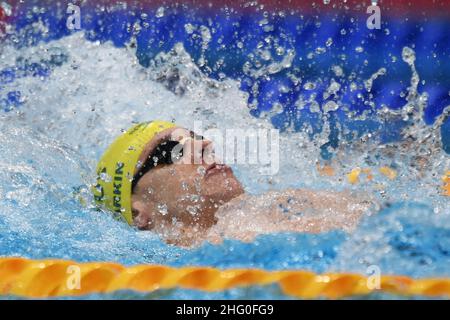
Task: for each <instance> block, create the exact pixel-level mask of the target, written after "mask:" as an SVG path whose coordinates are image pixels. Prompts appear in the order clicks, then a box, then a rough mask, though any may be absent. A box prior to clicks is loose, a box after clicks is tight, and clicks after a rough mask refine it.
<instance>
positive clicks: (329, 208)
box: [207, 189, 372, 243]
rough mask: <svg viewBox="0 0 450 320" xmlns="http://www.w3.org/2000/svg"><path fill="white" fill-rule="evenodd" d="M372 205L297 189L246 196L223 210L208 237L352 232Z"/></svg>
mask: <svg viewBox="0 0 450 320" xmlns="http://www.w3.org/2000/svg"><path fill="white" fill-rule="evenodd" d="M371 204H372V203H371V202H370V201H367V200H365V199H363V198H362V197H355V196H352V195H351V194H350V193H348V192H337V193H330V192H326V191H312V190H304V189H297V190H287V191H283V192H275V191H273V192H270V193H267V194H265V195H263V196H259V197H257V198H254V197H252V196H248V195H245V196H241V197H239V198H236V199H235V200H233V201H231V202H230V203H229V204H227V205H226V206H224V208H221V210H219V212H218V214H217V216H218V219H219V220H218V223H217V225H215V226H214V227H213V228H212V229H211V230H210V232H209V233H208V237H207V238H208V239H207V240H209V241H211V242H215V243H218V242H221V240H222V239H223V238H233V239H238V240H241V241H252V240H253V239H254V238H255V237H256V236H258V235H260V234H268V233H281V232H308V233H319V232H326V231H330V230H335V229H343V230H346V231H350V230H352V229H354V228H355V227H356V225H357V223H358V221H359V219H360V217H361V215H362V214H363V213H364V212H366V211H367V210H368V209H369V208H370V206H371Z"/></svg>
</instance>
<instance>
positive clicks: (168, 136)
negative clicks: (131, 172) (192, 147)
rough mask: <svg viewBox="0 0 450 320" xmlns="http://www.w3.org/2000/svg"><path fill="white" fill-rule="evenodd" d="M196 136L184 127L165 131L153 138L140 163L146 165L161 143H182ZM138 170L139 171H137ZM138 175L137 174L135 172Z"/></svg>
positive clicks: (142, 154) (143, 151)
mask: <svg viewBox="0 0 450 320" xmlns="http://www.w3.org/2000/svg"><path fill="white" fill-rule="evenodd" d="M193 135H194V132H193V131H190V130H188V129H185V128H182V127H173V128H168V129H165V130H163V131H161V132H159V133H158V134H157V135H155V136H154V137H153V139H151V140H150V141H149V142H148V143H147V144H146V145H145V147H144V149H143V150H142V153H141V155H140V156H139V159H138V161H139V163H144V162H145V161H146V160H147V158H148V157H149V156H150V154H151V153H152V151H153V150H154V149H155V148H156V147H157V146H158V145H160V144H161V143H163V142H164V141H169V140H170V141H178V142H182V141H184V140H185V139H187V138H190V137H192V136H193ZM136 170H137V169H136ZM135 174H136V172H135Z"/></svg>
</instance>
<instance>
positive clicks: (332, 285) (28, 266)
mask: <svg viewBox="0 0 450 320" xmlns="http://www.w3.org/2000/svg"><path fill="white" fill-rule="evenodd" d="M76 277H79V282H78V285H77V281H74V278H76ZM75 280H76V279H75ZM369 280H370V279H369V278H367V277H365V276H363V275H359V274H339V273H329V274H322V275H319V274H315V273H312V272H309V271H264V270H259V269H229V270H219V269H215V268H210V267H183V268H172V267H168V266H162V265H137V266H132V267H125V266H123V265H120V264H116V263H110V262H95V263H76V262H74V261H68V260H28V259H24V258H0V295H14V296H22V297H29V298H46V297H58V296H80V295H86V294H91V293H111V292H114V291H117V290H133V291H138V292H150V291H154V290H158V289H170V288H184V289H196V290H203V291H209V292H213V291H223V290H227V289H231V288H236V287H245V286H261V285H269V284H278V285H279V286H280V288H281V290H282V292H283V293H285V294H287V295H291V296H294V297H297V298H305V299H313V298H319V297H324V298H331V299H336V298H342V297H348V296H354V295H367V294H370V293H372V292H376V291H383V292H386V293H392V294H396V295H403V296H412V295H420V296H432V297H433V296H434V297H437V296H439V297H450V279H438V278H435V279H412V278H409V277H405V276H381V278H380V282H379V284H380V286H379V289H376V288H373V286H371V285H369V284H370V283H369V282H370V281H369Z"/></svg>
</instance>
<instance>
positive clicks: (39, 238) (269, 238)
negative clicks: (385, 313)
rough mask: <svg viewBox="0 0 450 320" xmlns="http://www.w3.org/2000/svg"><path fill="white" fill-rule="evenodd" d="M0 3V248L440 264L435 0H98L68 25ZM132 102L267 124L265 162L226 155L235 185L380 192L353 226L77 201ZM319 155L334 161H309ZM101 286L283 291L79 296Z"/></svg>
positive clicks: (119, 257) (222, 261) (179, 114)
mask: <svg viewBox="0 0 450 320" xmlns="http://www.w3.org/2000/svg"><path fill="white" fill-rule="evenodd" d="M400 3H402V2H400ZM0 4H1V6H2V8H3V9H2V12H3V14H2V15H0V17H2V18H1V19H0V20H3V22H2V24H1V28H0V30H2V34H3V36H2V38H1V39H2V40H1V42H2V45H1V47H0V54H1V56H2V59H1V61H0V119H1V121H0V126H1V130H0V141H1V142H2V143H1V145H0V159H1V161H0V194H1V197H0V256H2V257H9V256H16V257H25V258H30V259H46V258H59V259H70V260H75V261H79V262H90V261H111V262H117V263H121V264H124V265H126V266H132V265H136V264H162V265H167V266H173V267H184V266H211V267H215V268H220V269H226V268H260V269H264V270H269V271H273V270H291V269H303V270H309V271H313V272H316V273H324V272H355V273H359V274H363V275H369V274H370V270H373V267H376V268H378V270H380V272H381V273H382V274H383V275H394V274H401V275H405V276H410V277H414V278H422V277H443V278H446V277H449V276H450V269H449V268H448V266H449V265H450V251H449V248H450V210H449V199H450V198H449V197H448V196H445V195H444V193H445V190H444V189H443V186H444V182H443V181H442V177H443V176H444V175H445V174H446V172H448V171H449V170H450V160H449V156H448V153H446V152H450V130H449V128H450V120H449V118H448V116H447V117H446V116H445V114H447V115H448V112H449V109H448V106H449V105H450V91H449V90H450V81H449V78H448V77H447V74H448V72H450V59H449V58H450V47H449V46H450V41H449V40H450V39H449V37H450V34H449V32H448V30H449V29H448V28H449V24H450V20H449V17H448V15H449V11H448V8H445V9H446V10H445V9H442V7H439V6H440V5H441V6H444V5H445V4H444V1H442V4H436V7H432V8H428V9H426V8H425V7H421V8H422V9H423V10H424V12H425V13H423V14H422V15H421V14H418V15H415V14H413V11H412V9H408V8H407V6H406V5H405V7H402V5H398V4H397V5H394V4H393V2H392V3H391V2H386V3H385V4H384V6H385V7H384V8H385V9H383V7H382V10H384V11H382V12H383V18H382V28H381V29H380V30H369V29H368V28H367V27H366V19H367V14H366V13H365V7H363V6H359V7H358V5H357V4H356V3H354V2H349V4H348V6H349V7H350V8H351V9H345V6H343V7H342V6H339V5H335V4H333V3H331V4H325V1H324V3H323V4H322V3H319V4H316V5H315V6H312V5H310V4H308V5H306V4H301V3H298V4H297V6H296V7H289V6H281V5H278V6H277V5H274V4H271V3H270V2H267V3H266V2H261V3H259V2H258V3H256V2H248V3H242V4H240V5H236V6H234V5H232V4H228V5H226V4H220V5H219V4H217V5H216V4H214V5H213V6H211V7H209V6H208V5H207V4H206V3H205V4H204V5H203V4H199V5H197V6H192V5H188V4H174V5H170V6H167V5H166V6H164V5H163V4H159V3H157V2H152V3H151V4H144V5H142V4H140V3H139V2H133V1H129V2H120V3H119V2H118V3H115V2H113V1H103V2H100V1H99V2H92V3H88V4H80V10H81V11H80V14H81V18H82V24H81V28H80V30H70V29H68V28H67V26H66V22H67V17H68V13H67V12H66V9H67V6H66V4H63V3H62V2H58V1H56V2H55V1H29V2H27V3H26V4H23V3H19V2H16V1H6V2H0ZM419 6H420V4H419ZM358 8H359V9H358ZM403 10H406V11H403ZM445 108H447V109H445ZM144 119H168V120H176V122H177V123H179V124H181V125H184V126H186V127H191V126H192V121H193V119H195V120H197V121H201V122H202V123H203V125H204V126H205V127H217V128H223V129H225V128H227V127H240V128H245V127H257V128H277V129H279V130H280V132H281V133H280V150H281V151H282V152H281V154H280V170H279V172H278V173H277V174H276V175H274V176H270V177H268V176H264V175H258V174H255V173H254V171H251V170H249V169H248V168H247V167H245V166H236V167H235V168H234V169H235V172H236V173H237V175H238V177H239V178H240V180H241V181H242V182H243V184H244V187H245V189H246V190H247V191H248V192H250V193H254V194H260V193H262V192H264V191H266V190H270V189H280V190H281V189H286V188H289V187H309V188H316V189H331V190H343V189H352V190H355V191H359V192H361V193H364V194H371V195H373V196H375V197H376V198H377V199H378V200H379V202H380V203H381V204H382V206H381V207H380V208H378V209H377V210H374V211H373V212H372V214H371V215H370V216H367V217H365V218H364V219H363V220H362V222H361V223H360V225H359V226H358V227H357V229H356V230H355V231H354V232H352V233H344V232H341V231H333V232H328V233H323V234H278V235H265V236H260V237H258V238H257V239H256V240H255V241H253V242H252V243H241V242H238V241H233V240H226V241H225V242H224V243H223V244H222V245H212V244H208V243H205V244H203V245H202V246H200V247H198V248H195V249H184V248H179V247H174V246H170V245H167V244H165V243H164V242H162V241H161V240H160V239H159V238H158V237H157V236H156V235H155V234H153V233H151V232H139V231H137V230H135V229H132V228H130V227H128V226H127V225H125V224H123V223H120V222H118V221H115V220H114V219H113V218H112V217H111V216H109V215H107V214H105V213H103V212H99V211H96V210H95V208H94V206H93V205H92V204H91V200H92V196H91V195H90V192H89V185H90V184H91V183H92V181H93V177H94V176H93V175H94V168H95V165H96V161H97V160H98V158H99V157H100V155H101V154H102V152H103V151H104V149H105V148H106V147H107V146H108V144H109V143H110V142H111V140H112V139H113V138H114V137H115V136H117V135H118V134H120V133H121V131H123V130H125V129H126V128H128V127H129V126H130V125H131V124H132V123H136V122H139V121H142V120H144ZM402 130H403V131H402ZM402 132H403V133H405V132H407V136H408V138H407V139H406V138H403V142H404V143H400V142H399V141H400V140H402V135H401V134H402ZM324 166H332V167H333V171H332V172H331V173H330V174H325V173H324V171H323V170H318V168H319V169H320V168H323V167H324ZM355 168H361V170H362V171H361V173H360V175H359V176H358V177H357V178H358V182H356V181H353V180H352V178H351V177H355V174H354V175H353V176H352V175H350V176H349V175H348V174H349V173H351V172H352V170H354V169H355ZM380 168H389V169H390V171H389V170H388V171H386V170H383V169H381V170H380ZM356 172H359V171H356ZM352 181H353V182H355V183H351V182H352ZM447 192H448V191H447ZM80 198H82V199H84V201H80ZM111 297H112V298H130V297H143V298H174V299H177V298H204V299H208V298H289V296H288V295H285V294H284V293H283V292H282V291H281V290H280V288H279V287H277V286H276V285H267V286H253V287H249V288H247V287H246V288H234V289H230V290H225V291H221V292H215V293H211V292H204V291H197V290H186V289H171V290H159V291H156V292H152V293H146V294H140V293H136V292H117V293H110V294H105V295H97V294H95V295H87V296H85V298H111ZM371 297H373V298H390V297H392V296H391V295H389V294H386V293H376V294H374V295H373V296H369V298H371ZM394 297H396V296H394ZM7 298H8V296H7ZM9 298H10V297H9ZM418 298H422V297H420V296H419V297H418Z"/></svg>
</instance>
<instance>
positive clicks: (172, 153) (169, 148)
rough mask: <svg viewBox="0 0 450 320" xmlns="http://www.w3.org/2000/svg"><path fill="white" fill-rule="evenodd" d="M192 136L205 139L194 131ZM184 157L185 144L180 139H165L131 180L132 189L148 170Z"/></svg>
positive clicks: (191, 133) (196, 138)
mask: <svg viewBox="0 0 450 320" xmlns="http://www.w3.org/2000/svg"><path fill="white" fill-rule="evenodd" d="M190 136H191V138H193V139H195V140H203V136H199V135H196V134H195V133H194V132H192V131H191V132H190ZM182 157H183V146H182V145H181V143H180V142H178V141H171V140H168V141H164V142H161V143H160V144H159V145H158V146H157V147H156V148H155V149H154V150H153V152H152V153H151V154H150V155H149V156H148V158H147V159H146V161H145V162H144V163H143V164H142V166H141V167H140V169H139V171H138V172H137V174H136V175H135V176H134V178H133V181H132V182H131V190H134V187H135V186H136V185H137V183H138V182H139V179H141V178H142V177H143V176H144V175H145V174H146V173H147V172H149V171H150V170H151V169H153V168H154V167H156V166H158V165H160V164H173V163H174V162H175V161H177V160H179V159H181V158H182Z"/></svg>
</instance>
